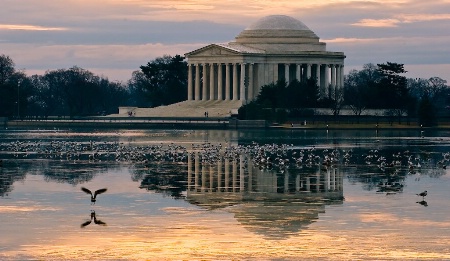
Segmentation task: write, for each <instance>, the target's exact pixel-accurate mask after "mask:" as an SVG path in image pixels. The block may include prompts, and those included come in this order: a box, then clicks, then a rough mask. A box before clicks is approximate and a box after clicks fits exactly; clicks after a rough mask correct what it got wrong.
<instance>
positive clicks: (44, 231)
mask: <svg viewBox="0 0 450 261" xmlns="http://www.w3.org/2000/svg"><path fill="white" fill-rule="evenodd" d="M449 134H450V133H449V132H448V131H435V132H432V131H428V130H425V131H420V130H417V131H388V130H380V131H378V132H377V131H375V130H364V131H342V130H341V131H338V130H330V131H327V130H299V129H295V130H294V129H292V130H270V131H261V130H242V131H237V130H146V131H139V130H114V131H104V130H101V131H95V130H50V131H45V130H35V131H33V130H26V131H25V130H4V131H1V132H0V159H2V161H1V165H0V260H36V259H38V260H408V259H414V260H417V259H418V260H427V259H428V260H449V259H450V189H449V188H450V175H449V172H448V171H449V170H448V169H450V166H449V168H447V167H446V166H447V165H450V161H449V160H450V146H449V145H450V138H449V136H450V135H449ZM82 187H85V188H87V189H89V190H91V191H93V192H94V191H95V190H98V189H102V188H107V191H106V192H104V193H101V194H98V195H96V202H94V203H95V204H93V203H91V200H90V198H91V195H89V194H87V193H85V192H84V191H82V190H81V188H82ZM423 191H427V195H426V196H419V195H417V194H419V193H421V192H423Z"/></svg>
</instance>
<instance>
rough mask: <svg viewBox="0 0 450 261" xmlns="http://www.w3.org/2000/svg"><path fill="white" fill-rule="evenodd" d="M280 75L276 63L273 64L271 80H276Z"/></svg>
mask: <svg viewBox="0 0 450 261" xmlns="http://www.w3.org/2000/svg"><path fill="white" fill-rule="evenodd" d="M279 77H280V76H279V75H278V63H275V64H274V65H273V82H275V83H276V82H277V81H278V79H280V78H279Z"/></svg>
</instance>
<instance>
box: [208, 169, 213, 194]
mask: <svg viewBox="0 0 450 261" xmlns="http://www.w3.org/2000/svg"><path fill="white" fill-rule="evenodd" d="M212 191H214V169H213V166H212V165H209V192H212Z"/></svg>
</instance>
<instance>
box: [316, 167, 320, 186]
mask: <svg viewBox="0 0 450 261" xmlns="http://www.w3.org/2000/svg"><path fill="white" fill-rule="evenodd" d="M316 192H320V167H319V169H318V170H317V172H316Z"/></svg>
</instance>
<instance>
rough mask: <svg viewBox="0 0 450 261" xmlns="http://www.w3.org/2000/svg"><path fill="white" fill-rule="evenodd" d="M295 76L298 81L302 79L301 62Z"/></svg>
mask: <svg viewBox="0 0 450 261" xmlns="http://www.w3.org/2000/svg"><path fill="white" fill-rule="evenodd" d="M295 76H296V78H297V81H299V82H301V81H302V65H301V64H297V65H296V68H295Z"/></svg>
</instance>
